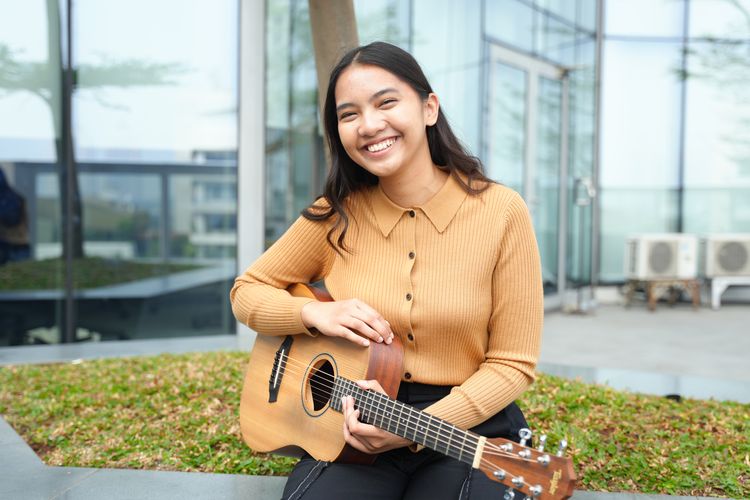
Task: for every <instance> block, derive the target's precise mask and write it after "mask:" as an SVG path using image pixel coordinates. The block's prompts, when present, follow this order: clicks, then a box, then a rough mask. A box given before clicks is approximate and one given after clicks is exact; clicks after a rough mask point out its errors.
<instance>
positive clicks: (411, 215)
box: [409, 210, 417, 217]
mask: <svg viewBox="0 0 750 500" xmlns="http://www.w3.org/2000/svg"><path fill="white" fill-rule="evenodd" d="M416 216H417V213H416V212H415V211H414V210H409V217H416Z"/></svg>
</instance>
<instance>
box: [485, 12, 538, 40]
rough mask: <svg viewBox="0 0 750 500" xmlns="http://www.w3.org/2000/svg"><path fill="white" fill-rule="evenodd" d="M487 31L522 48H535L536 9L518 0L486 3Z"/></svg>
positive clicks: (494, 36) (492, 35) (496, 37)
mask: <svg viewBox="0 0 750 500" xmlns="http://www.w3.org/2000/svg"><path fill="white" fill-rule="evenodd" d="M485 8H486V9H487V11H486V13H485V18H484V25H485V28H484V29H485V32H486V33H487V34H488V35H489V36H491V37H493V38H495V39H497V40H499V41H501V42H504V43H507V44H510V45H513V46H514V47H518V48H519V49H521V50H525V51H527V52H532V51H533V50H534V31H535V27H534V12H535V11H534V9H533V8H532V7H530V6H529V5H526V4H523V3H521V2H518V0H494V1H491V2H486V3H485Z"/></svg>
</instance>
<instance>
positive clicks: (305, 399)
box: [300, 353, 338, 417]
mask: <svg viewBox="0 0 750 500" xmlns="http://www.w3.org/2000/svg"><path fill="white" fill-rule="evenodd" d="M337 372H338V370H337V367H336V360H335V359H334V357H333V356H332V355H330V354H329V353H320V354H318V355H317V356H316V357H315V358H314V359H313V360H312V361H311V362H310V364H308V365H307V370H306V371H305V376H304V377H303V378H302V387H301V390H300V394H301V396H302V408H304V410H305V413H307V414H308V415H309V416H311V417H319V416H321V415H323V414H324V413H325V412H326V411H327V410H328V408H330V402H331V395H332V393H333V388H334V385H335V382H336V374H337Z"/></svg>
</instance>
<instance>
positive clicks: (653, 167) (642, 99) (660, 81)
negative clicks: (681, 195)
mask: <svg viewBox="0 0 750 500" xmlns="http://www.w3.org/2000/svg"><path fill="white" fill-rule="evenodd" d="M680 49H681V47H680V45H679V44H667V43H645V42H644V43H632V42H619V41H608V42H606V43H605V44H604V64H603V67H602V69H603V72H602V130H601V140H602V160H601V161H602V167H601V185H602V186H613V187H614V186H618V187H621V186H622V187H624V186H629V187H636V186H642V187H647V188H653V187H656V186H669V187H673V186H676V185H677V182H678V178H677V174H678V161H679V154H678V153H679V130H680V125H679V124H680V119H681V117H680V81H679V78H678V76H679V70H680V57H681V55H680V52H681V50H680Z"/></svg>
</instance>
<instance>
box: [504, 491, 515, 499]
mask: <svg viewBox="0 0 750 500" xmlns="http://www.w3.org/2000/svg"><path fill="white" fill-rule="evenodd" d="M515 497H516V492H515V491H513V490H505V495H503V499H504V500H513V499H514V498H515Z"/></svg>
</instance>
